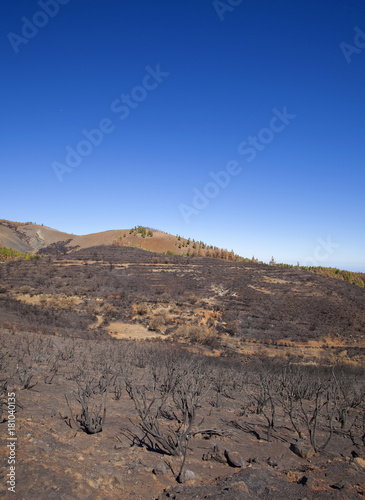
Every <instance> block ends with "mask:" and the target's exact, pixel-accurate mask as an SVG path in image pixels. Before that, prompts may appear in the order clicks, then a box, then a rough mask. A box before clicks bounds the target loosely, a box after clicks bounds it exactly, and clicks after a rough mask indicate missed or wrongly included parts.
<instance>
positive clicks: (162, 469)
mask: <svg viewBox="0 0 365 500" xmlns="http://www.w3.org/2000/svg"><path fill="white" fill-rule="evenodd" d="M152 472H153V473H154V474H155V476H163V475H164V474H166V473H167V469H166V465H165V464H164V463H162V462H160V463H158V464H156V466H155V467H154V468H153V470H152Z"/></svg>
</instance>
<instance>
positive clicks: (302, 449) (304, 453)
mask: <svg viewBox="0 0 365 500" xmlns="http://www.w3.org/2000/svg"><path fill="white" fill-rule="evenodd" d="M290 449H291V451H292V452H293V453H295V454H296V455H298V457H301V458H306V459H308V458H311V457H313V455H314V454H315V451H314V449H313V448H312V446H311V445H309V444H307V443H306V442H305V441H303V440H301V439H300V440H299V441H297V442H296V443H294V444H291V445H290Z"/></svg>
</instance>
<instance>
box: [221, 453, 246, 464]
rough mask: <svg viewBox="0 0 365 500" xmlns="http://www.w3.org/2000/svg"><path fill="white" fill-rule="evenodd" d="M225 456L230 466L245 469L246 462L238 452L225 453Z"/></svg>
mask: <svg viewBox="0 0 365 500" xmlns="http://www.w3.org/2000/svg"><path fill="white" fill-rule="evenodd" d="M225 456H226V459H227V462H228V465H230V466H231V467H243V466H244V465H245V462H244V461H243V458H242V457H241V455H240V454H239V453H238V452H237V451H229V450H226V451H225Z"/></svg>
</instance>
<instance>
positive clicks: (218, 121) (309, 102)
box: [0, 0, 365, 271]
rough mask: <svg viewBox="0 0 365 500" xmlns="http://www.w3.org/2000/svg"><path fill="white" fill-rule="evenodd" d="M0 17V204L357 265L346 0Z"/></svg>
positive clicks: (357, 183) (11, 11) (67, 7)
mask: <svg viewBox="0 0 365 500" xmlns="http://www.w3.org/2000/svg"><path fill="white" fill-rule="evenodd" d="M47 10H48V12H51V13H52V15H53V17H52V16H51V15H50V14H46V13H45V12H47ZM39 12H42V14H39ZM0 23H1V24H0V25H1V33H0V55H1V61H2V92H1V94H0V109H1V121H2V134H1V143H0V145H1V148H0V162H1V163H0V164H1V167H2V168H1V172H2V174H1V184H2V189H1V198H0V212H1V214H0V217H1V218H6V219H11V220H19V221H35V222H38V223H44V224H45V225H47V226H51V227H54V228H56V229H60V230H64V231H67V232H72V233H75V234H86V233H91V232H96V231H101V230H106V229H118V228H129V227H132V226H134V225H136V224H143V225H147V226H151V227H154V228H159V229H161V230H164V231H167V232H170V233H172V234H181V235H182V236H186V237H191V238H195V239H198V240H203V241H205V242H206V243H209V244H215V245H217V246H220V247H224V248H227V249H228V250H231V249H234V250H235V252H237V253H239V254H240V255H243V256H246V257H251V256H252V255H255V257H257V258H258V259H260V260H264V261H269V260H270V258H271V256H274V258H275V260H276V261H277V262H287V263H291V264H296V263H297V262H298V261H299V263H300V264H317V265H325V266H333V267H340V268H346V269H350V270H358V271H365V232H364V215H365V196H364V184H365V168H364V167H365V165H364V163H365V160H364V159H365V136H364V132H365V85H364V81H365V3H364V2H363V1H360V0H349V1H348V2H336V3H335V4H333V3H332V2H315V1H314V0H309V1H306V2H303V1H299V2H292V1H289V0H278V1H277V2H272V1H271V2H269V1H268V0H255V1H253V0H252V1H248V0H245V1H242V2H239V1H237V0H235V1H233V0H230V1H229V0H222V1H218V2H217V1H215V2H214V1H211V0H209V1H208V0H200V1H196V0H195V1H192V0H188V1H184V2H182V1H180V2H179V1H175V2H171V0H156V1H154V2H148V1H147V0H134V1H131V0H129V1H120V2H117V1H113V0H104V1H103V2H102V1H101V0H94V1H86V0H62V1H61V0H59V1H58V2H57V1H56V0H45V1H44V3H43V4H42V2H41V1H33V0H27V1H25V0H23V1H17V2H6V3H3V5H2V6H1V21H0ZM28 23H29V24H30V25H33V26H34V23H35V24H37V23H38V25H39V27H37V26H34V28H32V27H31V26H30V27H29V24H28ZM25 25H26V26H27V27H25V28H24V26H25ZM24 30H25V31H24ZM32 30H33V31H32ZM22 32H23V33H22ZM24 34H25V35H26V36H25V35H24ZM20 37H22V38H20ZM146 68H147V69H146ZM148 68H149V69H148ZM156 71H157V73H158V72H159V71H160V72H161V74H162V75H163V76H158V75H157V77H155V79H154V77H153V76H151V77H149V78H148V77H147V75H149V74H155V73H156ZM156 78H157V79H156ZM154 84H156V85H154ZM152 87H153V88H152ZM123 94H124V97H122V95H123ZM128 95H129V96H134V98H132V97H128ZM123 100H124V102H122V101H123ZM113 103H114V104H113ZM123 106H124V107H123ZM116 109H118V110H119V111H116ZM121 109H122V110H123V111H120V110H121ZM285 109H286V110H287V113H288V114H289V115H290V116H295V118H290V119H289V120H285V118H284V121H286V122H287V123H284V122H283V121H280V120H276V121H275V122H273V121H272V120H273V118H274V117H275V116H276V115H275V111H273V110H276V111H277V112H280V113H284V114H285ZM121 118H123V119H121ZM103 120H107V122H103ZM101 122H102V123H104V124H105V123H108V124H109V128H108V130H109V131H110V133H103V135H102V140H101V141H99V142H100V144H98V145H92V144H91V146H90V144H89V146H90V147H89V151H88V152H89V154H88V155H85V156H83V155H79V156H80V158H81V161H80V162H79V164H78V166H76V167H73V166H72V167H71V166H70V165H69V164H68V163H67V162H66V154H67V151H66V147H67V146H69V147H70V148H72V149H73V150H74V151H76V153H77V147H80V148H81V150H82V147H81V146H80V142H81V141H85V139H86V138H85V136H84V134H83V131H85V130H86V131H87V132H90V131H92V130H94V129H98V128H100V123H101ZM270 124H271V125H273V127H274V128H270V127H271V125H270ZM279 129H280V131H279ZM95 134H96V135H95ZM250 137H251V138H250ZM255 137H256V138H258V142H256V144H257V145H258V146H257V147H255V146H252V144H251V145H250V144H248V143H249V142H250V141H251V143H252V141H254V140H255V139H254V138H255ZM98 138H100V134H99V135H98V134H97V133H96V132H95V133H94V141H95V143H97V142H98ZM263 141H264V142H265V141H266V142H265V143H264V142H263ZM243 143H246V144H245V145H242V144H243ZM240 145H241V147H240ZM84 147H86V148H87V145H86V146H85V145H84ZM250 147H251V148H252V147H254V149H255V155H254V156H255V158H254V159H252V157H253V154H252V150H251V153H247V152H246V153H244V154H242V152H243V151H244V150H246V151H247V148H250ZM83 151H86V149H85V150H83ZM249 160H252V161H249ZM55 162H56V164H57V165H60V164H62V165H64V166H65V167H66V169H67V171H65V172H64V173H62V174H60V172H59V169H58V176H57V175H56V173H55V171H54V168H53V166H54V165H55ZM229 162H236V164H237V165H238V166H237V170H238V169H239V173H238V174H237V175H230V176H229V179H228V181H227V175H226V176H224V179H225V181H227V182H223V183H222V186H223V185H224V186H223V187H222V186H217V184H216V187H215V188H214V186H213V187H212V186H211V185H210V188H211V191H209V189H210V188H209V186H208V184H209V183H212V182H213V180H212V178H211V176H210V172H214V173H217V172H220V171H224V170H225V169H226V166H227V164H228V163H229ZM76 163H77V162H76ZM52 165H53V166H52ZM236 173H237V171H236ZM222 178H223V177H222ZM61 179H62V182H61V181H60V180H61ZM207 186H208V187H207ZM194 190H195V191H194ZM196 190H198V191H199V192H200V193H203V195H204V190H206V192H208V193H210V195H212V194H213V195H214V196H211V198H209V197H207V196H205V195H204V196H205V201H204V200H203V201H202V202H201V203H200V204H199V205H197V204H195V205H194V193H195V194H196V193H197V191H196ZM214 190H215V191H214ZM323 242H327V243H325V244H324V245H323ZM328 242H332V243H330V244H328Z"/></svg>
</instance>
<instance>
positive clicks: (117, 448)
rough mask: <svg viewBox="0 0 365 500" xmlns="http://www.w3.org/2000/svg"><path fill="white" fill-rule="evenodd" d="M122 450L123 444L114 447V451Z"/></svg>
mask: <svg viewBox="0 0 365 500" xmlns="http://www.w3.org/2000/svg"><path fill="white" fill-rule="evenodd" d="M122 448H123V445H122V443H117V444H116V445H115V446H114V449H115V450H121V449H122Z"/></svg>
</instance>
